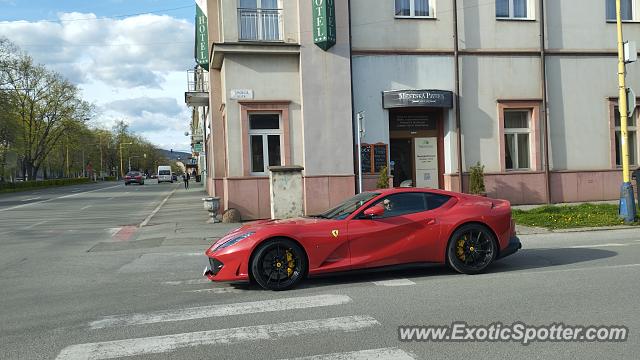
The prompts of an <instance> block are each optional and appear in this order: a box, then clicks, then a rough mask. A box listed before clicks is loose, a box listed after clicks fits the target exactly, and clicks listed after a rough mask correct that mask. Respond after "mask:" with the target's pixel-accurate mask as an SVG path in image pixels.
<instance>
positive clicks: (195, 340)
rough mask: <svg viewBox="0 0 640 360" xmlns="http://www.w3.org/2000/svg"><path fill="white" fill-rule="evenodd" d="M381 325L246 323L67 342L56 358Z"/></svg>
mask: <svg viewBox="0 0 640 360" xmlns="http://www.w3.org/2000/svg"><path fill="white" fill-rule="evenodd" d="M378 325H380V322H378V321H377V320H376V319H374V318H373V317H371V316H358V315H356V316H344V317H336V318H330V319H317V320H304V321H294V322H287V323H280V324H268V325H256V326H246V327H238V328H231V329H219V330H208V331H198V332H191V333H181V334H173V335H163V336H153V337H146V338H135V339H125V340H115V341H105V342H97V343H87V344H78V345H71V346H68V347H66V348H64V349H62V351H61V352H60V354H58V357H56V359H58V360H68V359H87V360H97V359H113V358H119V357H125V356H140V355H145V354H161V353H166V352H171V351H175V350H178V349H181V348H187V347H194V346H201V345H229V344H239V343H242V342H247V341H263V340H272V339H282V338H286V337H294V336H305V335H313V334H319V333H322V332H330V333H334V332H337V331H342V332H354V331H358V330H363V329H366V328H370V327H373V326H378Z"/></svg>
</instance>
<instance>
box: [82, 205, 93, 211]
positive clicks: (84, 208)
mask: <svg viewBox="0 0 640 360" xmlns="http://www.w3.org/2000/svg"><path fill="white" fill-rule="evenodd" d="M92 206H93V205H85V206H83V207H82V208H81V209H80V210H87V209H88V208H90V207H92Z"/></svg>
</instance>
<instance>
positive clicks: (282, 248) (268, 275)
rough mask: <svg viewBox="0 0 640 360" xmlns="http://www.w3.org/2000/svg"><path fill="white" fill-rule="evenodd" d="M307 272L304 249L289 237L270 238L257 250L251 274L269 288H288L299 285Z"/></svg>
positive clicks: (259, 283)
mask: <svg viewBox="0 0 640 360" xmlns="http://www.w3.org/2000/svg"><path fill="white" fill-rule="evenodd" d="M306 274H307V256H306V254H305V252H304V250H303V249H302V248H301V247H300V246H299V245H298V244H296V243H295V242H293V241H291V240H289V239H273V240H268V241H266V242H264V243H262V244H260V246H258V248H257V249H256V250H255V252H254V255H253V258H252V261H251V276H252V278H253V279H255V281H256V282H257V283H258V285H260V286H262V287H263V288H265V289H269V290H288V289H291V288H293V287H295V286H297V285H298V284H299V283H300V282H301V281H302V280H303V279H304V277H305V276H306Z"/></svg>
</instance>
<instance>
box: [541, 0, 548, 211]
mask: <svg viewBox="0 0 640 360" xmlns="http://www.w3.org/2000/svg"><path fill="white" fill-rule="evenodd" d="M544 15H545V10H544V0H540V87H541V89H540V91H541V93H542V113H541V115H542V116H541V120H542V129H543V133H542V136H543V137H544V141H543V143H544V178H545V185H546V187H545V191H546V194H545V195H546V197H545V198H546V200H547V204H550V203H551V178H550V171H549V126H548V125H549V118H548V112H547V55H546V52H545V31H546V30H545V21H544Z"/></svg>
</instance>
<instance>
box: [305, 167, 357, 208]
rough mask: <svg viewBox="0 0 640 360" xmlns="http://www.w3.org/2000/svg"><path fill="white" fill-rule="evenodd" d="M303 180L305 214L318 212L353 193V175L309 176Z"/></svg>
mask: <svg viewBox="0 0 640 360" xmlns="http://www.w3.org/2000/svg"><path fill="white" fill-rule="evenodd" d="M303 182H304V204H305V214H318V213H321V212H323V211H325V210H327V209H329V208H331V207H333V206H336V205H338V204H339V203H340V202H342V201H343V200H345V199H347V198H349V197H351V196H353V195H354V194H355V177H354V176H309V177H305V178H304V179H303Z"/></svg>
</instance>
